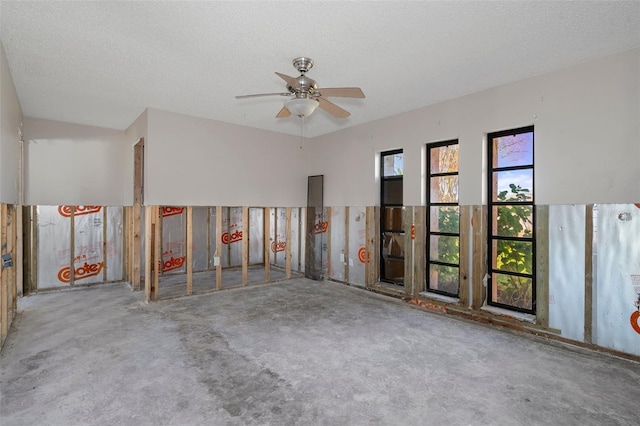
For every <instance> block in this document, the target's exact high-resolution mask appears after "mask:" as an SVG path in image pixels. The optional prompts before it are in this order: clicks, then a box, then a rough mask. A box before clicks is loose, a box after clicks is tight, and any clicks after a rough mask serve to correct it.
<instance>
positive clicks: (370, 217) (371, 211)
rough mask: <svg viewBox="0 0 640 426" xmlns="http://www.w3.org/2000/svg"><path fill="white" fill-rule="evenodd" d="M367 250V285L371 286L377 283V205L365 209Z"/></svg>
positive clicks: (365, 268) (365, 267) (365, 265)
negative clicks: (375, 261)
mask: <svg viewBox="0 0 640 426" xmlns="http://www.w3.org/2000/svg"><path fill="white" fill-rule="evenodd" d="M365 221H366V222H365V250H366V251H367V254H366V256H367V262H366V263H365V264H364V271H365V272H364V273H365V285H366V286H367V287H371V286H373V285H374V284H375V282H376V279H375V274H376V272H375V268H374V263H373V262H374V257H375V240H376V234H375V207H367V208H366V210H365Z"/></svg>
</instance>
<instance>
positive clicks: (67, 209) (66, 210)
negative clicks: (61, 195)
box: [58, 206, 102, 217]
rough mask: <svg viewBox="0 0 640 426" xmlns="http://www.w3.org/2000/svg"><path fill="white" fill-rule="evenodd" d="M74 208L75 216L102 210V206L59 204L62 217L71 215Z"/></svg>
mask: <svg viewBox="0 0 640 426" xmlns="http://www.w3.org/2000/svg"><path fill="white" fill-rule="evenodd" d="M72 210H73V215H74V216H82V215H85V214H91V213H98V212H99V211H100V210H102V206H58V213H60V216H62V217H71V211H72Z"/></svg>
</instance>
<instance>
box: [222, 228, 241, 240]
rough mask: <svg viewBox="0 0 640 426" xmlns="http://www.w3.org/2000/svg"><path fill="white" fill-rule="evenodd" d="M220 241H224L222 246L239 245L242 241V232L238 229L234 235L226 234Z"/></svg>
mask: <svg viewBox="0 0 640 426" xmlns="http://www.w3.org/2000/svg"><path fill="white" fill-rule="evenodd" d="M220 239H221V240H222V244H231V243H237V242H238V241H242V231H241V230H239V229H238V230H236V232H234V233H232V234H229V233H228V232H225V233H224V234H222V236H221V237H220Z"/></svg>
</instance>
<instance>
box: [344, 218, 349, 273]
mask: <svg viewBox="0 0 640 426" xmlns="http://www.w3.org/2000/svg"><path fill="white" fill-rule="evenodd" d="M349 265H350V259H349V206H346V207H345V208H344V282H346V283H348V282H349Z"/></svg>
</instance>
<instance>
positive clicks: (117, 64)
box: [0, 1, 640, 136]
mask: <svg viewBox="0 0 640 426" xmlns="http://www.w3.org/2000/svg"><path fill="white" fill-rule="evenodd" d="M0 7H1V9H0V16H1V32H0V37H1V39H2V42H3V44H4V47H5V51H6V54H7V57H8V61H9V66H10V69H11V72H12V75H13V78H14V82H15V85H16V88H17V91H18V96H19V98H20V102H21V104H22V108H23V111H24V114H25V115H27V116H32V117H40V118H48V119H53V120H61V121H69V122H75V123H81V124H90V125H96V126H103V127H111V128H117V129H125V128H127V127H128V126H129V125H130V124H131V123H132V122H133V120H135V119H136V118H137V116H138V115H139V114H140V113H141V112H142V111H143V110H144V109H145V108H146V107H151V108H158V109H164V110H168V111H174V112H179V113H184V114H189V115H194V116H199V117H206V118H211V119H215V120H221V121H225V122H230V123H237V124H241V125H245V126H251V127H257V128H261V129H269V130H273V131H277V132H283V133H289V134H295V135H299V134H300V122H299V119H298V118H296V117H290V118H287V119H276V118H274V117H275V114H276V113H277V112H278V111H279V110H280V108H281V107H282V104H283V101H284V100H286V98H282V97H277V96H276V97H269V98H252V99H243V100H237V99H235V98H234V96H235V95H241V94H249V93H261V92H280V91H285V84H284V82H283V81H282V80H281V79H280V78H278V77H277V76H276V75H275V74H274V71H279V72H281V73H284V74H287V75H291V76H296V75H297V74H298V73H297V71H296V70H295V69H294V68H293V67H292V65H291V60H292V59H293V58H294V57H297V56H308V57H310V58H312V59H313V60H314V61H315V66H314V68H313V69H312V70H311V71H310V72H309V73H308V76H309V77H311V78H313V79H315V80H316V81H317V82H318V85H319V86H320V87H339V86H359V87H361V88H362V89H363V91H364V92H365V94H366V96H367V97H366V99H344V98H331V100H332V101H333V102H335V103H336V104H338V105H340V106H341V107H343V108H345V109H347V110H349V111H350V112H351V113H352V115H351V117H349V118H348V119H343V120H339V119H335V118H333V117H331V116H330V115H329V114H327V113H326V112H324V111H321V110H318V111H316V112H315V113H314V114H313V115H311V116H310V117H308V118H305V120H304V124H305V127H304V134H305V136H316V135H321V134H324V133H329V132H333V131H336V130H339V129H342V128H345V127H349V126H353V125H356V124H360V123H365V122H368V121H372V120H376V119H379V118H383V117H388V116H392V115H395V114H399V113H402V112H405V111H408V110H412V109H416V108H419V107H423V106H426V105H431V104H434V103H437V102H441V101H444V100H447V99H451V98H455V97H458V96H461V95H465V94H469V93H473V92H477V91H480V90H483V89H486V88H490V87H494V86H498V85H501V84H505V83H509V82H512V81H516V80H520V79H523V78H527V77H531V76H534V75H538V74H541V73H545V72H548V71H551V70H555V69H559V68H563V67H567V66H571V65H574V64H578V63H581V62H585V61H588V60H591V59H594V58H598V57H602V56H606V55H608V54H612V53H616V52H620V51H624V50H627V49H631V48H635V47H638V46H640V2H639V1H627V2H621V1H603V2H598V1H595V2H594V1H589V2H585V1H571V2H567V1H551V2H543V1H515V2H481V1H473V2H466V1H457V2H451V1H446V2H435V1H420V2H415V1H412V2H408V1H377V2H364V1H359V2H346V1H344V2H335V1H333V2H317V1H291V2H273V1H257V2H256V1H251V2H246V1H216V2H184V1H183V2H137V1H134V2H114V1H109V2H107V1H102V2H101V1H98V2H89V1H86V2H55V1H47V2H13V1H2V2H1V3H0Z"/></svg>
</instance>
